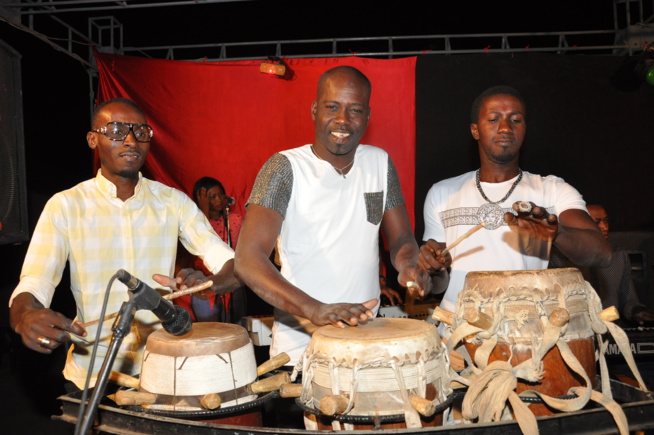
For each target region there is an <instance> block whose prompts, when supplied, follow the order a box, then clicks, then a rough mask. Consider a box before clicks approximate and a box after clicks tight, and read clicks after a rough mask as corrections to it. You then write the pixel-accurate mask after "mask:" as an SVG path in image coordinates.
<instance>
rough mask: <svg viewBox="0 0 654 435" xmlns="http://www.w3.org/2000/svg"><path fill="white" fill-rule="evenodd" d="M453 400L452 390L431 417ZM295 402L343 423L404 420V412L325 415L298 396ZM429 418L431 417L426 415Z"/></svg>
mask: <svg viewBox="0 0 654 435" xmlns="http://www.w3.org/2000/svg"><path fill="white" fill-rule="evenodd" d="M453 401H454V392H452V393H451V394H450V395H449V396H447V397H446V398H445V400H443V401H442V402H441V403H439V404H438V405H436V407H435V411H434V414H433V415H432V417H433V416H434V415H436V414H438V413H440V412H443V411H444V410H445V409H446V408H447V407H449V406H450V405H451V404H452V402H453ZM295 403H296V404H297V405H298V406H299V407H300V408H302V410H303V411H306V412H308V413H309V414H313V415H317V416H319V417H325V418H329V419H332V420H337V421H340V422H343V423H364V424H365V423H368V424H375V423H377V422H378V423H397V422H401V421H405V419H406V417H405V415H404V414H390V415H350V414H340V415H327V414H323V413H322V412H320V410H319V409H314V408H311V407H309V406H307V405H305V404H304V403H302V400H301V398H300V397H297V398H295ZM426 418H431V417H426Z"/></svg>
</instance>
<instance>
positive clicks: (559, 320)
mask: <svg viewBox="0 0 654 435" xmlns="http://www.w3.org/2000/svg"><path fill="white" fill-rule="evenodd" d="M600 311H601V303H600V301H599V297H598V296H597V294H596V293H595V291H594V290H593V288H592V287H591V286H590V285H589V284H588V283H586V282H585V281H584V279H583V276H582V275H581V273H580V272H579V270H577V269H573V268H568V269H551V270H526V271H501V272H496V271H494V272H469V273H468V275H467V276H466V279H465V285H464V289H463V290H462V291H461V293H460V294H459V299H458V302H457V309H456V313H455V316H454V320H453V323H452V327H453V331H454V332H453V335H452V337H451V341H459V340H460V341H463V342H464V343H465V347H466V350H467V351H468V353H469V354H470V356H471V358H472V361H473V363H474V366H475V369H477V373H479V371H480V370H483V369H485V368H486V367H487V366H488V365H489V364H490V363H492V362H494V361H508V362H509V363H510V365H511V366H512V367H513V369H512V370H513V375H514V376H515V377H516V378H517V387H516V389H515V392H516V393H518V394H520V393H523V392H525V391H526V390H532V391H537V392H539V393H541V395H545V396H550V397H554V398H564V399H569V398H576V396H574V395H572V396H570V389H571V388H572V387H582V388H587V389H590V388H592V387H594V386H595V385H596V383H597V379H596V354H595V334H596V332H597V331H594V330H593V325H594V322H595V325H597V322H598V318H597V314H598V313H599V312H600ZM600 323H601V322H600ZM471 332H474V333H472V334H471ZM455 344H456V343H451V344H450V345H455ZM589 384H590V385H589ZM587 395H588V396H590V391H587ZM535 399H537V397H535ZM498 400H499V398H498ZM586 400H587V399H586ZM537 402H538V401H537ZM465 403H466V402H465V400H464V414H465V412H466V411H465ZM529 409H531V410H532V411H533V413H534V415H536V416H540V415H547V414H552V413H554V412H555V410H553V409H552V408H550V407H548V406H546V405H545V404H543V403H532V404H531V405H530V406H529Z"/></svg>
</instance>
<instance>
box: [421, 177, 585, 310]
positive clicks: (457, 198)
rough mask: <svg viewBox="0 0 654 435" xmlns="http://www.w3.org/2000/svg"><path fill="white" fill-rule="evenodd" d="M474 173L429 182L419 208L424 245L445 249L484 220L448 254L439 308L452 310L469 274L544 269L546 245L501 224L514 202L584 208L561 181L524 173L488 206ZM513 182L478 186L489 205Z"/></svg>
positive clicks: (576, 194) (551, 208)
mask: <svg viewBox="0 0 654 435" xmlns="http://www.w3.org/2000/svg"><path fill="white" fill-rule="evenodd" d="M475 172H476V171H472V172H468V173H466V174H463V175H460V176H458V177H453V178H448V179H446V180H443V181H440V182H438V183H436V184H434V185H433V186H432V187H431V189H430V190H429V192H428V193H427V198H426V200H425V207H424V210H423V212H424V218H425V233H424V236H423V240H425V241H426V240H428V239H433V240H436V241H437V242H445V243H446V244H448V245H449V244H451V243H453V242H454V241H455V240H456V239H457V238H458V237H460V236H462V235H463V234H465V233H466V231H468V230H470V229H471V228H472V227H474V226H475V225H477V224H479V223H481V222H482V221H484V222H486V227H484V228H482V229H481V230H479V231H477V232H476V233H474V234H473V235H472V236H470V237H469V238H467V239H464V240H463V241H462V242H461V243H460V244H459V245H458V246H456V247H455V248H453V249H452V251H450V254H451V255H452V268H451V271H450V282H449V285H448V287H447V290H446V292H445V295H444V296H443V300H442V301H441V307H442V308H443V309H445V310H449V311H455V308H456V304H457V297H458V295H459V292H460V291H461V290H462V289H463V285H464V282H465V276H466V274H467V273H468V272H470V271H501V270H536V269H547V264H548V261H549V251H550V246H551V242H549V241H543V240H536V239H531V238H529V236H527V235H525V234H520V233H518V232H517V231H513V230H511V229H510V228H509V226H508V225H507V224H506V223H504V221H503V215H504V213H505V212H507V211H511V212H513V209H512V205H513V203H514V202H516V201H530V202H533V203H534V204H536V205H539V206H542V207H545V208H546V209H547V211H548V212H549V213H555V214H557V215H560V214H561V213H562V212H563V211H565V210H568V209H580V210H584V211H585V210H586V203H585V202H584V200H583V198H582V197H581V195H580V194H579V192H578V191H577V190H576V189H575V188H574V187H572V186H570V185H569V184H567V183H566V182H565V181H563V179H562V178H559V177H556V176H553V175H548V176H546V177H543V176H540V175H537V174H530V173H528V172H523V178H522V180H521V181H520V183H518V185H517V186H516V188H515V190H514V191H513V193H512V194H511V196H509V197H508V198H507V199H506V200H505V201H504V202H502V203H500V204H497V206H494V205H493V204H489V203H488V202H487V201H486V200H485V199H484V198H483V197H482V196H481V194H480V193H479V190H478V189H477V186H476V183H475ZM516 179H517V176H516V177H515V178H512V179H510V180H507V181H504V182H502V183H485V182H482V183H481V186H482V189H483V190H484V193H485V194H486V196H487V197H488V198H489V199H490V200H491V201H497V200H499V199H501V198H502V197H503V196H504V195H506V193H507V192H508V191H509V190H510V189H511V186H512V185H513V183H514V182H515V181H516ZM498 206H499V207H498ZM500 207H501V209H500Z"/></svg>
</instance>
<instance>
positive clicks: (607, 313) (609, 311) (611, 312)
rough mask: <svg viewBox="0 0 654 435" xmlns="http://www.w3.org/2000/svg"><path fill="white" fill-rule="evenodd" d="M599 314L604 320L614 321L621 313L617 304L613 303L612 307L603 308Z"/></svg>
mask: <svg viewBox="0 0 654 435" xmlns="http://www.w3.org/2000/svg"><path fill="white" fill-rule="evenodd" d="M598 316H599V318H600V319H602V320H606V321H607V322H613V321H615V320H618V319H619V318H620V313H619V312H618V309H617V308H616V307H615V306H613V305H611V306H610V307H608V308H605V309H603V310H602V311H601V312H600V313H599V315H598Z"/></svg>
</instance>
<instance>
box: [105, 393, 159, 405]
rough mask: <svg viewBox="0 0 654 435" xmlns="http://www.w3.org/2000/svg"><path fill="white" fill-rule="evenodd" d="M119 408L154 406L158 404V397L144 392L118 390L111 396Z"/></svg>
mask: <svg viewBox="0 0 654 435" xmlns="http://www.w3.org/2000/svg"><path fill="white" fill-rule="evenodd" d="M107 397H109V398H110V399H111V400H113V401H114V402H116V404H117V405H119V406H130V405H152V404H153V403H156V402H157V395H156V394H154V393H146V392H144V391H133V390H118V391H116V394H111V395H109V396H107Z"/></svg>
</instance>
